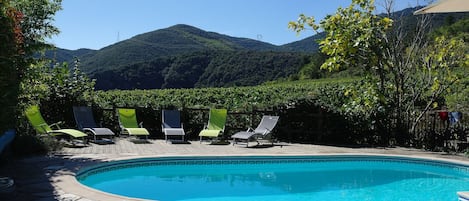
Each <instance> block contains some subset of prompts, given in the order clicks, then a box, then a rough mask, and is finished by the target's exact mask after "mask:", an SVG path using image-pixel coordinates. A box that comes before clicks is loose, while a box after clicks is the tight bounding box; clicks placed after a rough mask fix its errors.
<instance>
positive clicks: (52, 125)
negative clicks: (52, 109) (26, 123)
mask: <svg viewBox="0 0 469 201" xmlns="http://www.w3.org/2000/svg"><path fill="white" fill-rule="evenodd" d="M62 123H63V122H61V121H59V122H55V123H53V124H51V125H49V127H51V128H52V127H56V128H57V129H60V124H62ZM43 126H46V125H42V124H41V127H43Z"/></svg>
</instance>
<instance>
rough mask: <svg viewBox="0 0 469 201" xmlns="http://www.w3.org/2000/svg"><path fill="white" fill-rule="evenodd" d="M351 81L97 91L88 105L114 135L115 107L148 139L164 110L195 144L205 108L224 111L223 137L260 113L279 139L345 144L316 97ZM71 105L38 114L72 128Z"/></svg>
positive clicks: (339, 126) (47, 106) (337, 120)
mask: <svg viewBox="0 0 469 201" xmlns="http://www.w3.org/2000/svg"><path fill="white" fill-rule="evenodd" d="M354 82H356V79H321V80H305V81H295V82H272V83H266V84H264V85H260V86H254V87H231V88H194V89H163V90H113V91H96V92H94V94H92V96H90V97H92V98H91V99H90V100H88V103H87V104H88V105H91V106H92V108H93V111H94V113H95V117H96V119H97V121H99V123H100V124H101V125H102V126H104V127H108V128H110V129H112V130H114V131H115V132H116V133H120V128H119V123H118V121H117V116H116V113H115V111H116V108H120V107H126V108H135V109H136V111H137V118H138V120H139V121H141V122H143V125H144V127H145V128H147V129H148V130H149V131H150V133H151V137H153V138H157V139H159V138H163V137H164V136H163V134H162V133H161V110H162V109H178V110H180V111H181V115H182V121H183V123H184V129H185V130H186V133H187V134H188V137H187V139H192V140H195V139H197V137H198V132H199V131H200V130H201V129H202V128H203V126H204V124H205V123H206V122H207V120H208V111H209V109H210V108H226V109H228V120H227V125H226V129H225V132H224V134H225V135H224V137H225V138H229V136H230V135H231V134H233V133H234V132H237V131H241V130H245V129H246V128H248V127H252V126H256V125H257V124H258V123H259V120H260V118H261V117H262V115H279V116H280V121H279V124H278V126H277V130H276V131H275V132H274V133H275V135H276V137H277V138H278V139H280V140H282V141H288V142H311V143H312V142H318V141H337V140H339V141H344V140H346V139H347V138H344V137H343V136H342V137H337V135H342V134H343V133H347V132H345V130H344V129H346V127H345V126H344V124H343V123H341V122H344V123H345V121H344V120H343V118H342V117H341V116H339V115H337V114H334V112H331V111H328V110H327V109H326V108H324V107H321V105H320V101H318V99H317V97H318V94H324V90H332V91H337V89H341V88H343V87H345V86H348V85H349V84H352V83H354ZM339 91H340V90H339ZM72 106H73V105H67V104H57V103H56V102H53V103H43V104H42V105H41V110H42V111H43V113H45V114H46V116H47V117H46V119H48V120H49V121H51V122H56V121H64V122H65V124H66V125H64V126H68V127H72V128H73V127H75V121H74V119H73V113H72ZM329 138H334V139H330V140H329Z"/></svg>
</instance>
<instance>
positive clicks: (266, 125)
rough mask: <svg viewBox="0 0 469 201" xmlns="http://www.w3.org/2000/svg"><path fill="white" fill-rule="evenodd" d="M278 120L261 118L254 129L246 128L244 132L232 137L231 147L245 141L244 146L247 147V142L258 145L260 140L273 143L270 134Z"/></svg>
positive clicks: (276, 118)
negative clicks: (254, 142) (253, 142)
mask: <svg viewBox="0 0 469 201" xmlns="http://www.w3.org/2000/svg"><path fill="white" fill-rule="evenodd" d="M278 119H279V117H278V116H263V117H262V120H261V122H260V123H259V125H258V126H257V128H256V129H252V128H248V129H247V130H246V131H242V132H238V133H235V134H234V135H232V136H231V138H233V145H234V144H237V143H238V142H239V141H246V146H248V145H249V141H256V142H257V144H260V140H269V141H271V143H273V141H272V138H271V137H272V136H271V134H272V130H273V129H274V128H275V125H277V122H278Z"/></svg>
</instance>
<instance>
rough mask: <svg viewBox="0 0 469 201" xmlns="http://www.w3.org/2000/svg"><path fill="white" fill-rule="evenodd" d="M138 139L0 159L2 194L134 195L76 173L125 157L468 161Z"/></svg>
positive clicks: (91, 198) (391, 151)
mask: <svg viewBox="0 0 469 201" xmlns="http://www.w3.org/2000/svg"><path fill="white" fill-rule="evenodd" d="M149 142H150V143H147V144H137V143H134V142H131V141H130V140H129V139H126V138H118V139H117V140H116V143H115V144H109V145H96V144H91V145H90V146H88V147H83V148H64V149H63V150H62V151H60V152H58V153H55V154H53V155H50V156H36V157H28V158H23V159H12V160H9V161H5V162H1V163H0V176H8V177H11V178H13V179H14V180H15V182H16V184H15V187H16V189H15V190H14V191H13V192H10V193H5V192H0V200H17V201H23V200H24V201H30V200H39V201H42V200H44V201H46V200H64V201H65V200H67V201H68V200H70V201H72V200H73V201H95V200H106V201H112V200H133V199H127V198H122V197H117V196H113V195H109V194H105V193H101V192H98V191H95V190H92V189H89V188H87V187H85V186H82V185H81V184H79V183H78V182H77V181H76V179H75V177H74V175H75V172H76V171H78V170H79V169H80V168H82V167H86V166H89V165H93V164H97V163H101V162H104V161H113V160H121V159H132V158H139V157H159V156H235V155H237V156H249V155H324V154H325V155H327V154H378V155H381V154H385V155H405V156H414V157H421V158H437V159H441V160H448V161H453V162H460V163H467V164H469V158H467V157H465V156H463V155H455V154H447V153H439V152H427V151H422V150H417V149H411V148H346V147H333V146H321V145H309V144H308V145H307V144H283V146H273V147H260V148H246V147H245V146H243V145H235V146H232V145H208V144H207V143H199V142H198V141H192V142H191V143H190V144H171V143H166V142H165V141H164V140H149ZM455 196H456V195H455Z"/></svg>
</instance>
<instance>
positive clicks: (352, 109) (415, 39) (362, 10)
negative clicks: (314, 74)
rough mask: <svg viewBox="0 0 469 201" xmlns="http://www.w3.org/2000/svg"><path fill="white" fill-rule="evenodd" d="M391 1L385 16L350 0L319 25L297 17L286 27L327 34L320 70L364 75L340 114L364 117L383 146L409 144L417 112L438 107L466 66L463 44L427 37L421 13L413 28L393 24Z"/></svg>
mask: <svg viewBox="0 0 469 201" xmlns="http://www.w3.org/2000/svg"><path fill="white" fill-rule="evenodd" d="M391 5H393V1H392V0H389V1H386V6H387V9H386V10H387V11H388V13H387V16H378V15H375V14H374V11H375V6H374V1H373V0H352V3H351V5H350V6H349V7H347V8H339V9H338V10H337V12H336V13H335V14H334V15H330V16H328V17H326V18H325V19H324V20H322V21H321V22H320V23H319V24H316V22H315V19H314V17H307V16H305V15H300V17H299V19H298V21H296V22H290V23H289V27H290V28H291V29H293V30H295V31H297V32H301V31H303V30H304V29H305V27H306V26H310V27H312V28H313V29H314V30H319V29H322V30H324V31H325V32H326V37H325V38H324V39H323V40H322V41H321V42H320V49H321V52H323V53H324V54H326V55H328V56H329V58H328V59H327V60H326V61H325V62H324V64H322V65H321V68H322V69H327V70H331V71H332V70H338V69H342V68H350V67H359V68H362V69H363V70H364V72H366V73H367V75H366V76H365V78H364V84H363V85H362V86H359V87H353V88H349V89H346V90H345V91H344V95H345V96H348V97H350V98H349V102H348V103H345V104H344V105H342V106H341V108H342V111H343V113H344V114H346V115H354V114H355V115H356V114H363V115H361V116H363V117H365V118H369V119H370V120H371V122H373V123H372V124H371V125H370V128H371V129H375V130H376V133H379V134H380V135H381V136H380V137H381V139H382V141H381V142H382V143H384V144H388V143H389V142H390V140H391V139H395V140H397V141H398V143H400V144H408V143H411V141H412V139H411V138H412V137H411V136H410V135H409V134H411V133H413V129H414V128H415V126H416V125H417V124H418V122H419V121H420V120H421V118H422V116H423V115H424V114H425V113H426V112H428V111H429V110H430V109H432V108H434V107H436V106H438V104H439V103H440V102H439V101H440V100H441V99H442V97H444V95H445V93H447V89H448V88H449V87H450V86H451V85H452V84H454V82H456V81H457V80H458V76H457V75H456V74H454V73H453V72H452V69H453V68H454V67H457V66H462V65H465V63H466V62H465V61H467V55H465V52H467V51H461V49H464V48H465V47H467V45H466V44H465V43H464V41H461V40H456V39H447V38H444V37H443V38H437V39H436V40H435V41H428V40H427V37H426V34H427V33H428V25H429V17H428V16H423V17H421V19H420V20H419V23H418V25H417V27H416V29H415V30H414V31H413V32H409V31H408V30H404V27H402V26H400V25H399V24H397V26H396V23H394V21H393V20H392V19H391V18H396V17H395V16H392V15H391V12H390V11H391V10H392V9H390V8H389V7H390V6H391ZM358 116H360V115H358ZM407 122H411V125H410V126H409V125H407Z"/></svg>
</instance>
